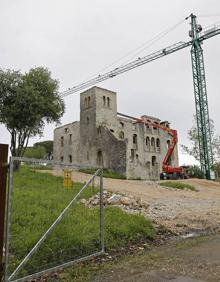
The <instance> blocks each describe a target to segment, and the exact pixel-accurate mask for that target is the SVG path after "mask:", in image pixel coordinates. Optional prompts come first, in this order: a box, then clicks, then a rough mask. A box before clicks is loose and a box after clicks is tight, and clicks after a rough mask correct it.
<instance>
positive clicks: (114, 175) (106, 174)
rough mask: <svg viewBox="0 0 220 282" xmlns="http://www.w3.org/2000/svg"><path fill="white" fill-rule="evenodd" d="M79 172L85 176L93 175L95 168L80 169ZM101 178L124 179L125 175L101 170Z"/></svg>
mask: <svg viewBox="0 0 220 282" xmlns="http://www.w3.org/2000/svg"><path fill="white" fill-rule="evenodd" d="M79 171H80V172H83V173H87V174H94V173H95V172H96V171H97V169H95V168H82V169H80V170H79ZM103 176H104V177H106V178H115V179H126V177H125V175H123V174H121V173H118V172H115V171H110V170H108V169H105V168H104V169H103Z"/></svg>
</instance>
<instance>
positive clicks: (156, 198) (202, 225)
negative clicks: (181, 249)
mask: <svg viewBox="0 0 220 282" xmlns="http://www.w3.org/2000/svg"><path fill="white" fill-rule="evenodd" d="M90 177H91V175H88V174H84V173H79V172H74V173H73V180H74V181H80V182H83V181H86V180H88V179H89V178H90ZM181 181H185V182H187V183H189V184H191V185H193V186H195V188H196V189H197V190H198V191H197V192H195V191H189V190H178V189H173V188H165V187H161V186H160V185H159V183H158V182H152V181H140V180H121V179H110V178H105V179H104V189H106V190H109V191H112V192H114V193H122V194H125V195H132V196H134V197H136V198H139V199H141V200H144V201H146V202H148V203H149V209H148V211H147V213H146V215H147V216H149V217H150V218H151V219H152V220H153V221H154V222H155V223H157V224H162V225H164V226H166V227H167V228H169V229H170V230H172V231H174V232H176V233H182V232H185V231H188V232H189V231H201V230H213V231H216V230H218V229H220V228H219V227H220V183H217V182H212V181H207V180H201V179H187V180H181Z"/></svg>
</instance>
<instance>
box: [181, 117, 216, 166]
mask: <svg viewBox="0 0 220 282" xmlns="http://www.w3.org/2000/svg"><path fill="white" fill-rule="evenodd" d="M210 133H211V143H212V153H213V158H214V163H217V162H219V161H220V136H219V135H218V134H216V133H215V126H214V121H213V120H212V119H210ZM188 139H189V140H190V143H191V145H190V146H185V145H181V148H182V150H183V152H185V153H187V154H189V155H190V156H193V157H194V158H195V159H196V160H197V161H199V160H200V157H199V137H198V131H197V126H196V116H194V117H193V126H192V127H191V129H190V130H189V131H188Z"/></svg>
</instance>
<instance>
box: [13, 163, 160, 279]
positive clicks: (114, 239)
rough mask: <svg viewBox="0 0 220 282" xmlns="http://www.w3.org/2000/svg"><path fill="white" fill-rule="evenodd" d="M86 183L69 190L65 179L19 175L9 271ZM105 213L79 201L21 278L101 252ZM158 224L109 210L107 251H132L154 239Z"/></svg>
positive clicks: (86, 194) (31, 171) (35, 173)
mask: <svg viewBox="0 0 220 282" xmlns="http://www.w3.org/2000/svg"><path fill="white" fill-rule="evenodd" d="M82 186H83V184H82V183H74V186H73V188H71V189H65V188H63V178H62V177H56V176H53V175H52V174H50V173H41V172H38V171H35V170H34V169H33V168H29V167H27V166H22V167H21V168H20V170H19V171H17V172H15V173H14V177H13V192H12V196H13V198H12V210H11V239H10V257H9V270H10V272H11V271H13V270H14V269H15V268H16V267H17V266H18V264H19V262H21V260H22V259H23V258H24V256H25V255H27V253H28V252H29V251H30V250H31V249H32V247H33V246H34V245H35V244H36V242H37V241H38V240H39V239H40V238H41V236H42V235H43V234H44V232H45V231H46V230H47V229H48V228H49V227H50V225H51V224H52V223H53V221H54V220H55V219H56V218H57V217H58V216H59V214H60V212H61V211H62V210H63V209H64V208H65V207H66V206H67V204H68V203H69V202H70V201H71V199H72V198H73V197H74V196H75V195H76V193H77V192H78V191H79V190H80V189H81V188H82ZM95 193H97V188H94V187H88V188H87V189H86V190H85V191H84V192H83V194H82V196H81V198H89V197H91V196H92V195H94V194H95ZM99 228H100V225H99V209H98V208H87V207H86V206H85V205H84V204H82V203H80V202H79V201H78V203H76V204H75V205H73V206H72V208H71V209H70V210H69V211H68V212H67V214H66V216H65V217H64V218H63V219H62V221H61V222H60V224H59V225H58V226H57V227H56V228H55V229H54V231H53V232H52V233H51V235H49V237H48V239H47V240H46V241H45V242H44V243H43V245H42V246H41V247H40V249H39V250H38V251H37V252H36V254H34V255H33V257H32V258H31V259H30V260H29V261H28V262H27V264H26V265H25V266H24V268H22V270H21V272H20V274H19V275H18V276H17V277H16V278H19V277H22V276H25V275H27V274H30V273H33V272H37V271H39V270H44V269H47V268H48V267H53V266H54V265H59V264H62V263H64V262H67V261H69V260H71V259H74V258H79V257H81V256H85V255H88V254H91V253H93V252H96V251H99V250H100V240H99V238H100V237H99V236H100V231H99ZM155 235H156V232H155V229H154V227H153V225H152V223H151V222H150V221H149V220H147V219H145V218H144V217H143V216H141V215H129V214H126V213H125V212H123V211H122V210H120V209H119V208H115V207H109V208H106V209H105V244H106V250H107V251H109V250H112V249H117V248H118V247H126V246H127V244H129V243H130V242H136V241H139V240H153V239H154V237H155Z"/></svg>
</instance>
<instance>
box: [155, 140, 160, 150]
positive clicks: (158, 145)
mask: <svg viewBox="0 0 220 282" xmlns="http://www.w3.org/2000/svg"><path fill="white" fill-rule="evenodd" d="M156 146H157V148H160V139H159V138H157V141H156Z"/></svg>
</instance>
